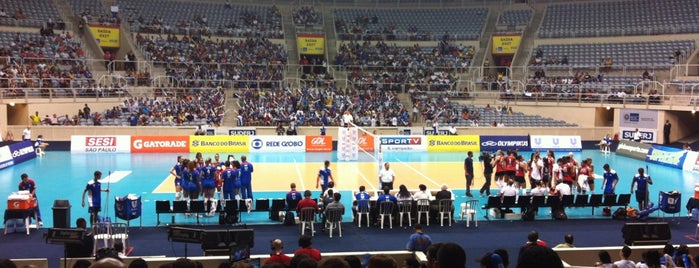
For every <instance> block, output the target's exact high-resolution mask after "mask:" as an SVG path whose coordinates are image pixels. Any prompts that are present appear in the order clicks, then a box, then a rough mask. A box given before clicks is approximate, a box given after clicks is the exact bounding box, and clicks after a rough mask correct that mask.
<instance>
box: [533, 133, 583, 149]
mask: <svg viewBox="0 0 699 268" xmlns="http://www.w3.org/2000/svg"><path fill="white" fill-rule="evenodd" d="M531 147H532V150H534V151H547V150H551V151H575V152H579V151H582V141H581V140H580V136H573V135H570V136H567V135H562V136H554V135H532V136H531Z"/></svg>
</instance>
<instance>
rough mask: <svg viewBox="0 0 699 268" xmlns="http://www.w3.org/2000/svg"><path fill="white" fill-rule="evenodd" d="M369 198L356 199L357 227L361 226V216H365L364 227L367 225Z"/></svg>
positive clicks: (368, 220) (368, 219)
mask: <svg viewBox="0 0 699 268" xmlns="http://www.w3.org/2000/svg"><path fill="white" fill-rule="evenodd" d="M369 211H370V207H369V200H367V199H362V200H357V227H359V228H361V227H362V217H363V216H366V227H369V222H370V220H371V219H370V218H369Z"/></svg>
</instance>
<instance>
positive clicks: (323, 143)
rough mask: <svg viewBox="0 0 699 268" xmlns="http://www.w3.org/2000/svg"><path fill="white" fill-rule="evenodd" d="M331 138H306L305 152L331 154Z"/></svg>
mask: <svg viewBox="0 0 699 268" xmlns="http://www.w3.org/2000/svg"><path fill="white" fill-rule="evenodd" d="M332 151H333V137H332V136H327V135H326V136H306V152H332Z"/></svg>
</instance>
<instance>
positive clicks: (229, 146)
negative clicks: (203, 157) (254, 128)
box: [189, 136, 250, 153]
mask: <svg viewBox="0 0 699 268" xmlns="http://www.w3.org/2000/svg"><path fill="white" fill-rule="evenodd" d="M249 143H250V138H249V137H247V136H189V151H190V152H192V153H199V152H201V153H246V152H248V151H249V149H250V148H249Z"/></svg>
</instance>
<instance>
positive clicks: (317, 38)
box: [296, 34, 325, 55]
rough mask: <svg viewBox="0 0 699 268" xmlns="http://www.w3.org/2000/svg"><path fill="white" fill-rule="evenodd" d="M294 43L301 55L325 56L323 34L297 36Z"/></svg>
mask: <svg viewBox="0 0 699 268" xmlns="http://www.w3.org/2000/svg"><path fill="white" fill-rule="evenodd" d="M296 41H297V43H298V48H299V54H301V55H304V54H307V55H324V54H325V34H298V35H296Z"/></svg>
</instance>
